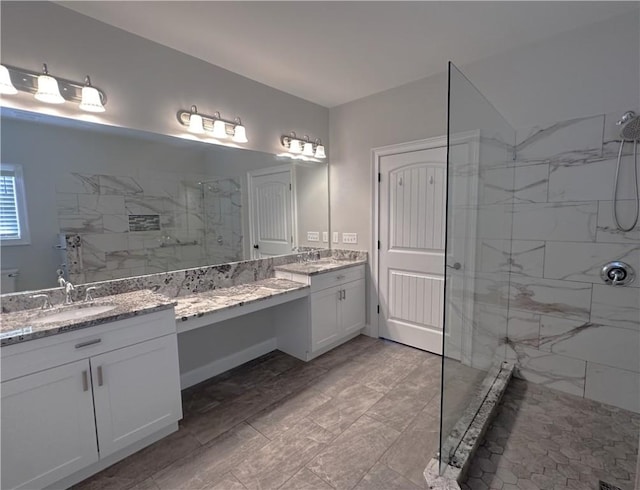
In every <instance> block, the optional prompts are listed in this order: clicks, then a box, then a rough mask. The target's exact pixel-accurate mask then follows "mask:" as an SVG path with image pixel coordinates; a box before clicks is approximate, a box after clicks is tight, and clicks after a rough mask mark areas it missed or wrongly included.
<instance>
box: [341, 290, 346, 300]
mask: <svg viewBox="0 0 640 490" xmlns="http://www.w3.org/2000/svg"><path fill="white" fill-rule="evenodd" d="M342 299H347V290H346V289H343V290H342Z"/></svg>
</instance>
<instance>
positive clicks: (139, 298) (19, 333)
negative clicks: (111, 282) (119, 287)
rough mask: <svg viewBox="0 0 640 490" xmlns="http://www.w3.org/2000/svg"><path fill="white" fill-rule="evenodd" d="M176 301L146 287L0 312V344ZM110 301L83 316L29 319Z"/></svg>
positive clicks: (119, 317) (163, 307)
mask: <svg viewBox="0 0 640 490" xmlns="http://www.w3.org/2000/svg"><path fill="white" fill-rule="evenodd" d="M176 304H177V303H176V301H175V300H172V299H169V298H167V297H166V296H163V295H161V294H158V293H154V292H153V291H150V290H148V289H141V290H138V291H132V292H129V293H121V294H116V295H113V296H104V297H102V298H96V299H95V300H93V301H91V302H90V303H73V304H71V305H60V306H57V307H53V308H50V309H30V310H22V311H16V312H12V313H2V315H0V334H1V335H2V338H1V339H0V346H1V347H5V346H9V345H14V344H19V343H22V342H26V341H29V340H35V339H41V338H44V337H50V336H52V335H58V334H62V333H66V332H72V331H75V330H80V329H85V328H90V327H95V326H97V325H104V324H105V323H110V322H114V321H118V320H125V319H127V318H132V317H136V316H140V315H146V314H149V313H154V312H157V311H162V310H168V309H170V308H173V307H175V305H176ZM103 305H113V309H111V310H108V311H106V312H104V313H99V314H96V315H92V316H90V317H88V318H86V319H81V320H78V319H71V320H60V321H49V322H46V323H42V324H34V323H32V322H33V321H34V320H36V321H38V320H40V321H41V320H42V319H44V318H46V317H47V316H51V315H55V314H57V313H60V312H64V311H69V310H71V309H73V308H74V307H75V308H78V309H82V308H87V307H93V306H103Z"/></svg>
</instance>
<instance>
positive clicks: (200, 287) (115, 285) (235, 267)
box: [0, 238, 366, 313]
mask: <svg viewBox="0 0 640 490" xmlns="http://www.w3.org/2000/svg"><path fill="white" fill-rule="evenodd" d="M69 240H71V241H72V242H73V240H74V239H73V238H67V243H69ZM334 252H336V251H335V250H334V251H332V250H319V251H318V250H314V251H310V252H301V253H295V254H290V255H282V256H279V257H271V258H267V259H257V260H246V261H242V262H232V263H227V264H219V265H211V266H206V267H196V268H192V269H184V270H175V271H170V272H161V273H157V274H146V275H140V276H134V277H127V278H124V279H116V280H110V281H98V282H93V283H84V284H79V285H76V293H75V294H76V296H75V298H83V297H84V294H85V291H86V288H87V287H89V286H98V287H99V288H100V289H99V292H98V294H96V296H111V295H114V294H122V293H128V292H132V291H138V290H141V289H148V290H151V291H154V292H156V293H159V294H162V295H164V296H167V297H168V298H178V297H181V296H187V295H190V294H193V293H201V292H208V291H212V290H215V289H221V288H228V287H232V286H238V285H242V284H247V283H252V282H256V281H261V280H264V279H270V278H273V277H274V275H275V269H274V268H275V267H277V266H279V265H284V264H288V263H292V262H301V261H304V260H307V261H308V260H313V259H314V258H315V257H317V255H318V254H319V255H320V258H321V259H322V258H327V257H330V256H331V254H332V253H334ZM338 253H340V252H338ZM340 256H341V255H340ZM344 256H345V257H349V256H351V255H349V254H348V253H347V254H344ZM353 256H355V257H362V256H364V257H366V252H359V255H357V254H356V255H353ZM359 260H360V259H357V262H358V263H359ZM38 293H47V294H49V296H50V297H51V301H52V303H53V304H54V305H55V304H60V303H62V302H64V291H63V290H62V288H50V289H43V290H38V291H23V292H19V293H10V294H3V295H2V296H1V297H0V299H1V300H2V312H3V313H10V312H15V311H21V310H28V309H31V308H34V307H36V306H38V305H39V303H35V302H34V300H33V299H31V296H32V295H33V294H38Z"/></svg>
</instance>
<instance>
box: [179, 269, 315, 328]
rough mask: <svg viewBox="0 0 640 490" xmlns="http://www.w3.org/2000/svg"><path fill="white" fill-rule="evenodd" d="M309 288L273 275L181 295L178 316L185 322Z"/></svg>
mask: <svg viewBox="0 0 640 490" xmlns="http://www.w3.org/2000/svg"><path fill="white" fill-rule="evenodd" d="M308 288H309V286H307V285H306V284H301V283H299V282H294V281H288V280H286V279H276V278H271V279H263V280H261V281H255V282H250V283H246V284H241V285H238V286H230V287H228V288H221V289H214V290H212V291H208V292H201V293H195V294H190V295H188V296H180V297H178V298H176V319H180V320H182V321H183V322H185V321H187V320H189V319H190V318H200V317H202V316H206V315H210V314H212V313H216V312H218V311H220V310H224V309H228V308H234V307H238V306H244V305H247V304H250V303H255V302H257V301H262V300H265V299H269V298H272V297H274V296H279V295H282V294H287V293H291V292H293V291H300V290H302V289H308Z"/></svg>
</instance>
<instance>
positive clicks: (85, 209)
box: [56, 172, 243, 283]
mask: <svg viewBox="0 0 640 490" xmlns="http://www.w3.org/2000/svg"><path fill="white" fill-rule="evenodd" d="M201 179H202V176H199V175H195V174H194V175H182V174H176V175H173V174H172V175H167V176H165V177H164V178H163V177H162V176H161V175H158V176H154V178H145V180H144V181H141V180H140V179H138V178H137V177H133V176H115V175H102V174H100V175H94V174H81V173H75V172H72V173H69V174H66V175H62V176H61V177H60V179H59V181H58V182H57V183H56V202H57V210H58V224H59V227H60V232H61V233H62V234H63V235H66V243H67V244H69V243H70V242H72V243H75V244H76V248H75V249H74V250H71V251H68V252H69V256H68V257H67V260H66V263H67V264H68V274H69V278H70V280H71V281H72V282H78V283H81V282H95V281H103V280H109V279H118V278H122V277H128V276H137V275H143V274H150V273H156V272H164V271H167V270H174V269H184V268H189V267H197V266H201V265H206V264H212V263H224V262H234V261H238V260H242V258H243V234H242V197H241V188H240V184H239V183H238V181H237V180H236V179H230V178H220V179H211V178H209V179H208V180H206V181H205V180H201ZM151 225H154V226H151Z"/></svg>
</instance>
